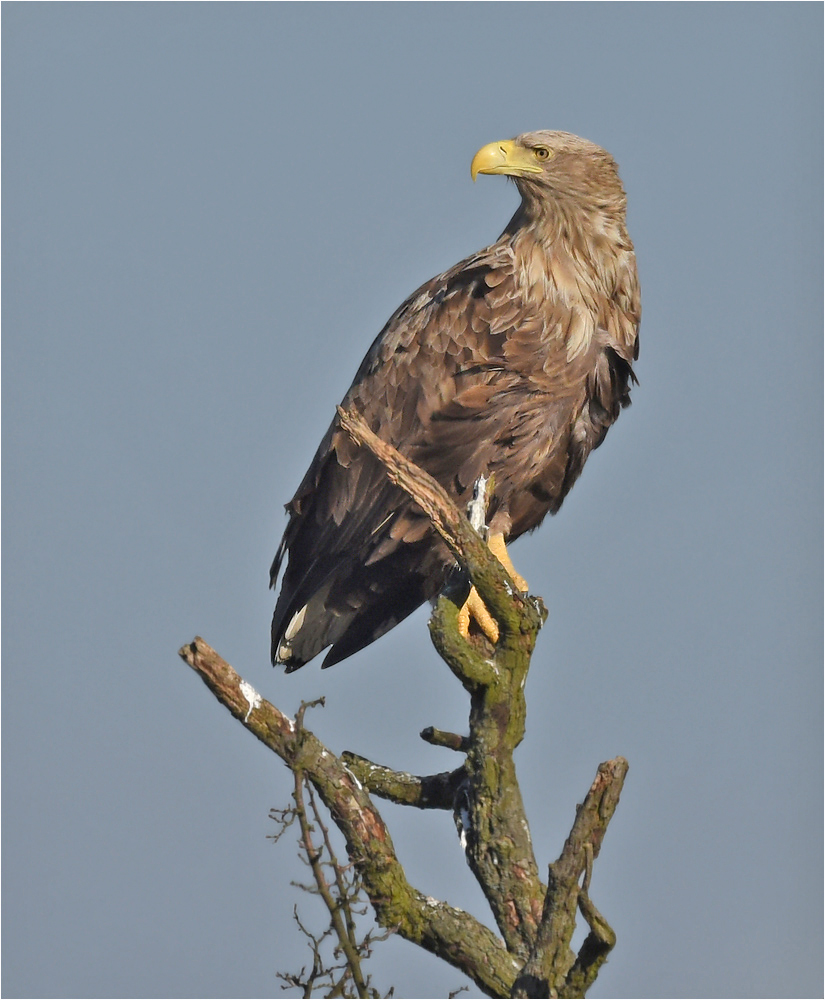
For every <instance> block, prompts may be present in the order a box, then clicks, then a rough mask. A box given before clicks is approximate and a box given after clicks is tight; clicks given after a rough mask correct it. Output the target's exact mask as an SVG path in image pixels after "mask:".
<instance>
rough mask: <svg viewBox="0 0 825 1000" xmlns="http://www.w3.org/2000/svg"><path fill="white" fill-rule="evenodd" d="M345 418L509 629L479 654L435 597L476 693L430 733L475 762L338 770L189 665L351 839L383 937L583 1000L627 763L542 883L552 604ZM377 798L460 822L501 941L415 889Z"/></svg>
mask: <svg viewBox="0 0 825 1000" xmlns="http://www.w3.org/2000/svg"><path fill="white" fill-rule="evenodd" d="M339 420H340V423H341V426H342V427H343V428H344V429H345V430H346V431H347V433H349V434H350V435H351V437H352V438H353V440H355V441H356V442H357V443H358V444H360V445H361V446H363V447H366V448H369V450H370V451H371V452H372V453H373V454H374V455H375V456H376V458H377V459H378V460H379V461H380V462H381V463H382V464H383V465H384V467H385V468H386V470H387V474H388V476H389V477H390V479H391V480H392V481H393V482H394V483H395V484H396V485H398V486H399V487H400V488H401V489H403V490H405V491H406V492H407V493H408V494H409V495H410V497H411V498H412V499H413V500H414V501H415V503H416V504H418V506H419V507H421V509H422V510H423V511H424V512H425V513H426V514H427V516H428V517H429V518H430V520H431V522H432V524H433V526H434V528H435V530H436V531H437V532H438V533H439V535H440V536H441V537H442V538H443V539H444V541H445V543H446V544H447V545H448V547H449V548H450V550H451V551H452V552H453V554H454V555H455V557H456V559H457V561H458V562H459V563H460V564H461V565H462V566H463V567H464V568H465V569H466V570H467V574H468V577H469V579H470V580H471V581H472V582H473V584H474V585H475V587H476V589H477V590H478V592H479V594H480V596H481V598H482V600H483V601H484V603H485V604H486V605H487V607H488V609H489V610H490V611H491V613H492V614H493V616H494V617H495V618H496V620H497V621H498V623H499V626H500V635H499V641H498V643H497V644H496V646H495V647H492V646H491V645H490V643H489V642H488V640H487V639H485V638H484V637H483V636H478V637H474V638H473V639H472V640H471V641H470V642H468V641H467V640H466V639H464V638H463V637H462V636H461V635H460V633H459V631H458V628H457V617H458V599H459V598H461V599H463V596H464V595H456V594H450V593H447V594H444V595H442V596H441V597H440V598H439V600H438V602H437V605H436V608H435V611H434V613H433V616H432V620H431V622H430V631H431V636H432V639H433V643H434V645H435V647H436V649H437V650H438V652H439V654H440V655H441V657H442V658H443V659H444V660H445V662H446V663H447V664H448V666H449V667H450V669H451V670H452V671H453V673H454V674H455V675H456V676H457V677H458V678H459V680H460V681H461V683H462V684H463V685H464V687H465V688H466V690H467V691H468V693H469V695H470V719H469V734H468V735H467V736H460V735H458V734H454V733H442V732H440V731H438V730H436V729H435V728H433V727H429V728H428V729H427V730H425V731H424V732H423V733H422V734H421V735H422V738H424V739H426V740H427V741H428V742H430V743H434V744H436V745H439V746H449V747H451V748H452V749H454V750H456V751H458V752H460V753H463V754H464V755H465V757H464V762H463V763H462V764H461V765H460V766H459V767H458V768H456V769H455V770H453V771H451V772H444V773H441V774H436V775H430V776H424V777H420V776H416V775H412V774H409V773H407V772H399V771H393V770H391V769H390V768H386V767H383V766H381V765H379V764H374V763H372V762H371V761H368V760H366V759H365V758H363V757H359V756H358V755H356V754H353V753H344V754H342V755H341V756H340V757H338V756H336V755H335V754H333V753H332V752H331V751H330V750H328V749H327V748H326V747H325V746H323V744H322V743H321V742H320V741H319V740H318V739H317V738H316V737H315V736H314V735H313V734H312V733H311V732H309V731H308V730H306V729H305V728H304V727H303V726H302V725H301V724H300V720H299V722H298V724H296V722H294V721H293V720H292V719H290V718H289V717H288V716H286V715H284V714H283V713H282V712H281V711H279V709H277V708H276V707H275V706H274V705H271V704H270V703H269V702H267V701H265V700H264V699H262V698H261V697H260V695H258V694H257V692H255V691H254V690H253V689H252V688H251V687H250V686H249V685H247V684H246V683H245V682H244V681H242V680H241V678H240V677H239V676H238V674H236V673H235V671H234V670H233V669H232V668H231V667H230V666H229V664H227V663H226V662H225V661H224V660H222V659H221V657H220V656H218V654H217V653H216V652H215V651H214V650H213V649H211V648H210V647H209V646H207V644H206V643H205V642H204V641H203V640H202V639H200V638H196V639H195V640H194V641H193V642H192V643H190V644H189V645H187V646H184V648H183V649H181V650H180V655H181V656H182V657H183V659H184V660H186V662H187V663H189V665H190V666H191V667H192V668H193V669H195V670H196V671H197V672H198V674H199V675H200V676H201V677H202V679H203V680H204V681H205V683H206V684H207V685H208V686H209V688H210V689H211V690H212V691H213V693H214V694H215V696H216V697H217V698H218V700H219V701H220V702H221V703H222V704H224V705H225V706H226V707H227V708H228V709H229V710H230V711H231V712H232V714H233V715H234V716H235V717H236V718H237V719H238V720H239V721H240V722H241V723H242V724H243V725H244V726H245V727H246V728H247V729H248V730H249V731H250V732H251V733H253V735H255V736H256V737H257V738H258V739H259V740H260V741H261V742H263V743H264V744H265V745H266V746H267V747H269V749H271V750H273V751H274V752H275V753H276V754H278V756H279V757H281V759H282V760H283V761H284V762H285V763H286V764H287V766H288V767H289V768H290V769H291V770H292V771H293V773H295V775H296V782H297V781H298V780H299V775H302V776H303V777H304V778H305V779H306V780H307V781H308V782H310V783H311V785H312V786H313V787H314V789H315V790H316V791H317V793H318V795H319V797H320V798H321V800H322V801H323V802H324V804H325V805H326V807H327V808H328V809H329V811H330V814H331V816H332V818H333V820H334V822H335V823H336V825H337V826H338V828H339V829H340V830H341V832H342V833H343V835H344V838H345V840H346V847H347V853H348V856H349V859H350V861H351V863H352V864H353V865H354V866H355V867H356V869H357V871H358V874H359V876H360V879H361V881H362V884H363V886H364V889H365V891H366V893H367V895H368V896H369V898H370V901H371V903H372V905H373V908H374V910H375V914H376V918H377V920H378V923H379V924H380V925H381V926H382V927H384V928H388V929H392V930H395V931H396V932H397V933H399V934H400V935H401V936H402V937H405V938H407V939H408V940H410V941H413V942H415V943H416V944H419V945H421V947H423V948H425V949H427V950H428V951H431V952H432V953H434V954H436V955H438V956H439V957H441V958H443V959H444V960H445V961H447V962H449V963H450V964H451V965H453V966H455V967H456V968H458V969H460V970H461V971H463V972H464V973H465V974H466V975H468V976H469V977H470V978H471V979H472V980H473V981H474V982H475V984H476V985H477V986H478V987H479V989H481V990H482V991H483V992H484V993H485V994H486V995H488V996H492V997H511V996H521V997H550V996H564V997H577V996H579V997H583V996H584V995H585V993H586V991H587V989H588V988H589V987H590V985H591V984H592V982H593V981H594V980H595V978H596V975H597V974H598V971H599V968H600V967H601V965H602V964H603V962H604V960H605V958H606V956H607V953H608V952H609V951H610V949H611V948H612V947H613V944H614V943H615V936H614V935H613V931H612V930H611V929H610V927H609V926H608V924H607V922H606V921H605V920H604V918H603V917H602V916H601V914H599V912H598V910H597V909H596V908H595V906H594V905H593V903H592V902H591V900H590V896H589V885H590V876H591V873H592V865H593V861H594V859H595V858H596V857H597V856H598V853H599V848H600V846H601V843H602V839H603V837H604V833H605V830H606V828H607V824H608V823H609V821H610V818H611V817H612V815H613V811H614V810H615V807H616V804H617V802H618V798H619V793H620V791H621V787H622V783H623V780H624V776H625V774H626V772H627V762H626V761H625V760H624V759H623V758H621V757H619V758H616V760H614V761H608V762H607V763H605V764H602V765H601V767H600V768H599V772H598V774H597V776H596V780H595V781H594V783H593V786H592V787H591V789H590V791H589V792H588V794H587V796H586V798H585V800H584V802H583V803H582V805H581V806H580V807H579V809H578V811H577V815H576V820H575V822H574V824H573V828H572V830H571V832H570V836H569V837H568V839H567V842H566V843H565V846H564V849H563V850H562V853H561V855H560V857H559V859H558V860H557V861H556V862H554V863H553V864H552V865H551V866H550V868H549V877H548V885H547V886H544V885H543V884H542V881H541V879H540V877H539V869H538V865H537V863H536V859H535V856H534V853H533V847H532V843H531V839H530V833H529V827H528V825H527V818H526V814H525V811H524V806H523V803H522V799H521V792H520V790H519V785H518V781H517V778H516V771H515V764H514V761H513V753H514V751H515V749H516V747H517V746H518V745H519V743H520V742H521V740H522V738H523V736H524V731H525V721H526V712H527V710H526V705H525V701H524V685H525V680H526V676H527V671H528V669H529V666H530V658H531V655H532V652H533V648H534V645H535V640H536V636H537V633H538V630H539V628H540V627H541V624H542V622H543V621H544V619H545V618H546V611H545V610H544V606H543V605H542V603H541V601H540V600H538V599H534V598H530V597H526V596H522V595H520V594H519V593H518V592H517V591H516V588H515V587H514V586H513V583H512V580H511V579H510V578H509V576H508V574H507V573H506V571H505V570H504V568H503V567H502V566H501V564H500V563H499V562H498V560H497V559H496V558H495V557H494V556H493V555H492V553H491V552H490V550H489V549H488V548H487V546H486V544H485V543H484V541H483V539H482V538H481V536H480V535H479V534H478V532H476V531H475V530H474V528H473V527H471V525H470V523H469V521H468V520H467V518H466V517H465V515H464V514H463V513H462V512H461V511H459V510H458V508H457V507H456V506H455V504H453V502H452V501H451V500H450V498H449V496H448V495H447V494H446V493H445V491H444V490H443V489H442V488H441V487H440V486H439V484H438V483H436V482H435V481H434V480H433V479H432V478H431V477H430V476H428V475H427V474H426V473H425V472H423V470H421V469H420V468H418V467H417V466H415V465H413V464H412V463H411V462H409V461H408V460H407V459H406V458H404V457H403V456H402V455H400V454H399V453H398V452H397V451H396V450H395V449H393V448H392V447H391V446H390V445H388V444H387V443H386V442H384V441H382V440H380V439H379V438H377V437H376V436H375V435H374V434H373V433H372V432H371V431H370V429H369V428H368V427H367V426H366V424H365V423H364V422H363V420H362V419H361V418H360V417H359V416H358V414H355V413H351V412H350V413H348V412H346V411H343V410H340V409H339ZM465 593H466V591H465ZM297 787H298V786H297V784H296V788H297ZM372 795H375V796H378V797H380V798H386V799H388V800H390V801H393V802H398V803H402V804H405V805H413V806H416V807H417V808H422V809H424V808H430V809H433V808H435V809H450V810H452V812H453V816H454V819H455V822H456V826H457V827H458V830H459V835H460V838H461V842H462V845H463V847H464V850H465V853H466V856H467V861H468V863H469V865H470V868H471V869H472V871H473V873H474V875H475V876H476V878H477V879H478V881H479V884H480V886H481V888H482V890H483V892H484V894H485V897H486V898H487V900H488V902H489V904H490V907H491V909H492V911H493V915H494V917H495V921H496V924H497V927H498V931H499V934H500V935H501V938H503V942H502V940H501V938H499V937H498V936H497V935H496V934H495V933H493V932H492V931H491V930H489V929H488V928H486V927H485V926H484V925H483V924H481V923H479V922H478V921H477V920H476V919H475V918H474V917H472V916H470V915H469V914H467V913H464V912H463V911H461V910H458V909H456V908H454V907H451V906H449V905H448V904H447V903H445V902H442V901H439V900H436V899H433V898H431V897H427V896H424V895H423V894H422V893H420V892H419V891H418V890H416V889H415V888H414V887H413V886H411V885H410V884H409V882H408V881H407V878H406V876H405V874H404V870H403V868H402V867H401V864H400V862H399V861H398V858H397V857H396V854H395V849H394V847H393V844H392V840H391V838H390V834H389V831H388V830H387V827H386V825H385V824H384V821H383V819H382V818H381V816H380V814H379V812H378V809H377V808H376V806H375V804H374V803H373V801H372ZM582 875H584V883H583V884H581V883H580V880H581V878H582ZM577 909H578V911H579V912H581V914H582V916H583V917H584V919H585V921H586V922H587V924H588V926H589V928H590V933H589V934H588V936H587V938H586V940H585V942H584V944H583V946H582V948H581V949H580V951H579V954H578V956H576V955H574V954H573V952H572V951H571V948H570V941H571V939H572V935H573V929H574V927H575V917H576V912H577ZM341 934H343V935H344V939H346V927H343V928H342V929H341V930H340V933H339V939H341ZM363 982H364V981H363V980H362V981H361V983H359V984H358V985H359V990H360V989H363ZM362 995H363V994H362Z"/></svg>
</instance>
